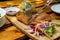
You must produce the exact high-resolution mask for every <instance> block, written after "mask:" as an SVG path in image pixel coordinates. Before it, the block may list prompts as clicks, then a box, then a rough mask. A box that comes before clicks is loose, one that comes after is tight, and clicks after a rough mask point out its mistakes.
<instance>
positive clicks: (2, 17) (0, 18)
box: [0, 8, 6, 27]
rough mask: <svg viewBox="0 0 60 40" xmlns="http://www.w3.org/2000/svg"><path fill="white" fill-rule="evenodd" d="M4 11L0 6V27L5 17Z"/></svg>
mask: <svg viewBox="0 0 60 40" xmlns="http://www.w3.org/2000/svg"><path fill="white" fill-rule="evenodd" d="M5 15H6V11H5V10H4V9H2V8H0V27H2V26H3V25H4V24H5V18H4V16H5Z"/></svg>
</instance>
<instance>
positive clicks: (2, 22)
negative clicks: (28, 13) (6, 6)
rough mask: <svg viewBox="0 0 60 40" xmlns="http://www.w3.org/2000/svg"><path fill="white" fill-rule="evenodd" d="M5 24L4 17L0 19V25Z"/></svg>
mask: <svg viewBox="0 0 60 40" xmlns="http://www.w3.org/2000/svg"><path fill="white" fill-rule="evenodd" d="M4 24H5V18H2V20H1V21H0V27H2V26H3V25H4Z"/></svg>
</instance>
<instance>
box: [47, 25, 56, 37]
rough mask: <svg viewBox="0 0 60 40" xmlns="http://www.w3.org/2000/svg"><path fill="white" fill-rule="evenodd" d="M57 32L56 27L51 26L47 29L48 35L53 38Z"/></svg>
mask: <svg viewBox="0 0 60 40" xmlns="http://www.w3.org/2000/svg"><path fill="white" fill-rule="evenodd" d="M54 31H55V28H54V25H50V26H49V27H48V29H47V33H48V35H50V36H52V35H53V33H54Z"/></svg>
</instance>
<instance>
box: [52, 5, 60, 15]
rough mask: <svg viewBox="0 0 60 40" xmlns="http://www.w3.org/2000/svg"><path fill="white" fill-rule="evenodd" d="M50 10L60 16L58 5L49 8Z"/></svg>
mask: <svg viewBox="0 0 60 40" xmlns="http://www.w3.org/2000/svg"><path fill="white" fill-rule="evenodd" d="M51 10H52V11H54V12H56V13H58V14H60V4H55V5H53V6H52V7H51Z"/></svg>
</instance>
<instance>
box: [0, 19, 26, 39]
mask: <svg viewBox="0 0 60 40" xmlns="http://www.w3.org/2000/svg"><path fill="white" fill-rule="evenodd" d="M24 37H25V34H23V33H22V32H21V31H20V30H18V29H17V28H16V27H15V26H14V25H13V24H12V23H11V22H10V21H8V19H6V23H5V25H4V26H3V27H2V28H0V40H15V39H18V38H20V39H23V38H24Z"/></svg>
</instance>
